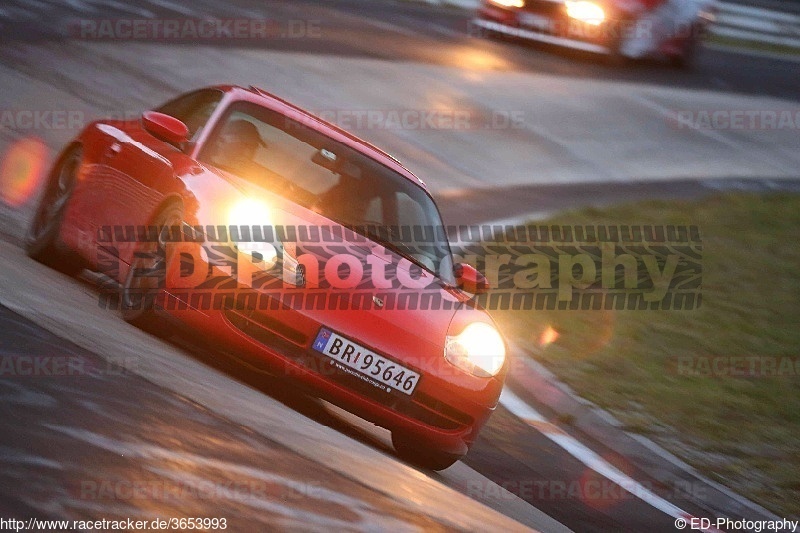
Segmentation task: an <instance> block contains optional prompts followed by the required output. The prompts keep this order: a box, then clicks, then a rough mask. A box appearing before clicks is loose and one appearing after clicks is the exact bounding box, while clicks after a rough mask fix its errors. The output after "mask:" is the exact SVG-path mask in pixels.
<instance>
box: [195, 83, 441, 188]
mask: <svg viewBox="0 0 800 533" xmlns="http://www.w3.org/2000/svg"><path fill="white" fill-rule="evenodd" d="M210 88H213V89H218V90H221V91H223V92H225V93H228V94H233V95H234V96H235V97H236V99H237V100H245V101H249V102H253V103H256V104H259V105H262V106H264V107H266V108H268V109H272V110H273V111H278V112H280V113H282V114H284V115H286V116H288V117H289V118H292V119H294V120H297V121H298V122H301V123H303V124H304V125H307V126H309V127H311V128H313V129H315V130H317V131H319V132H320V133H324V134H325V135H327V136H329V137H331V138H333V139H335V140H336V141H339V142H341V143H343V144H345V145H347V146H349V147H351V148H353V149H355V150H358V151H359V152H361V153H362V154H364V155H366V156H367V157H370V158H372V159H374V160H376V161H378V162H379V163H381V164H383V165H384V166H386V167H389V168H390V169H392V170H394V171H395V172H397V173H398V174H400V175H402V176H404V177H405V178H406V179H408V180H410V181H412V182H414V183H416V184H417V185H418V186H420V187H422V188H423V189H424V190H425V191H426V192H427V191H428V187H427V186H426V185H425V182H424V181H422V180H421V179H420V178H419V177H417V176H416V175H415V174H414V173H413V172H411V171H410V170H408V169H407V168H406V167H405V166H403V164H402V163H400V161H398V160H397V159H396V158H395V157H394V156H392V155H390V154H388V153H387V152H385V151H383V150H381V149H380V148H378V147H377V146H375V145H374V144H372V143H370V142H368V141H365V140H364V139H361V138H360V137H358V136H357V135H354V134H353V133H351V132H349V131H347V130H345V129H342V128H340V127H339V126H337V125H335V124H332V123H331V122H327V121H326V120H324V119H322V118H320V117H318V116H316V115H314V114H312V113H311V112H309V111H307V110H305V109H303V108H302V107H300V106H298V105H295V104H293V103H291V102H289V101H288V100H285V99H283V98H281V97H279V96H276V95H274V94H272V93H270V92H268V91H265V90H263V89H260V88H259V87H256V86H253V85H251V86H250V87H248V88H244V87H241V86H239V85H216V86H214V87H210Z"/></svg>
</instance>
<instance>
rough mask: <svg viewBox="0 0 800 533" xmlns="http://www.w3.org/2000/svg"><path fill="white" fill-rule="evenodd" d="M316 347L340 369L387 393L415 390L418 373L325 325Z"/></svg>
mask: <svg viewBox="0 0 800 533" xmlns="http://www.w3.org/2000/svg"><path fill="white" fill-rule="evenodd" d="M313 348H314V350H316V351H318V352H320V353H321V354H323V355H326V356H328V357H330V358H331V359H332V360H333V362H334V364H337V365H339V368H340V369H341V370H342V371H344V372H347V373H348V374H351V375H354V376H356V377H358V378H359V379H361V380H363V381H366V382H367V383H369V384H371V385H373V386H375V387H377V388H379V389H381V390H385V391H386V392H392V390H396V391H399V392H402V393H403V394H408V395H409V396H410V395H411V393H413V392H414V389H416V388H417V384H418V383H419V374H418V373H416V372H414V371H413V370H411V369H410V368H406V367H404V366H403V365H399V364H397V363H395V362H394V361H392V360H390V359H387V358H385V357H383V356H382V355H379V354H377V353H375V352H373V351H372V350H368V349H366V348H364V347H363V346H361V345H359V344H356V343H355V342H353V341H351V340H349V339H345V338H344V337H342V336H341V335H338V334H336V333H334V332H333V331H331V330H329V329H326V328H322V329H320V330H319V334H317V338H316V339H315V340H314V345H313Z"/></svg>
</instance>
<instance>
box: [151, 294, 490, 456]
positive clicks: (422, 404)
mask: <svg viewBox="0 0 800 533" xmlns="http://www.w3.org/2000/svg"><path fill="white" fill-rule="evenodd" d="M165 303H166V305H165V306H163V307H164V308H165V311H166V312H167V313H169V314H170V315H172V316H173V317H175V318H177V319H178V320H180V321H181V322H182V323H183V324H184V325H186V326H188V327H189V329H190V330H191V331H201V332H206V334H205V335H206V336H207V338H208V340H209V341H212V342H213V343H214V344H215V345H218V346H220V347H221V348H222V349H223V350H224V351H225V352H227V353H229V354H230V355H232V356H234V357H236V358H237V359H240V360H243V361H244V362H246V363H247V364H249V365H251V366H253V367H255V368H257V369H259V370H261V371H264V372H267V373H269V374H272V375H275V376H280V377H286V378H288V379H290V380H291V381H292V382H293V383H297V384H298V385H299V386H301V387H302V388H303V389H304V392H307V393H308V394H310V395H312V396H315V397H319V398H322V399H324V400H326V401H329V402H330V403H333V404H335V405H337V406H339V407H341V408H342V409H345V410H347V411H349V412H351V413H353V414H355V415H357V416H359V417H361V418H363V419H365V420H368V421H370V422H372V423H374V424H376V425H378V426H380V427H384V428H387V429H389V430H391V431H400V432H402V433H404V434H406V435H409V436H411V437H412V438H413V439H414V440H416V441H418V442H419V443H420V446H424V447H431V448H434V449H437V450H440V451H443V452H446V453H450V454H454V455H465V454H466V453H467V451H468V450H469V447H470V446H471V444H472V443H473V442H474V440H475V439H476V438H477V435H478V433H479V432H480V429H481V428H482V427H483V426H484V425H485V423H486V422H487V420H488V419H489V417H490V416H491V414H492V413H493V412H494V409H495V406H496V403H497V398H498V397H499V395H500V390H501V389H502V379H498V378H492V379H490V380H486V379H484V378H476V377H473V376H468V375H466V374H465V375H463V376H458V375H457V374H458V373H457V372H451V373H448V376H442V375H435V374H432V373H426V374H423V376H422V379H421V381H420V385H419V386H418V387H417V390H415V392H414V394H413V396H411V397H408V396H407V395H404V394H402V393H394V394H387V393H386V392H385V391H383V390H380V389H378V388H376V387H374V386H372V385H370V384H368V383H365V382H364V381H362V380H360V379H358V378H357V377H354V376H352V375H350V374H347V373H344V372H341V371H340V370H337V369H336V368H335V367H334V366H332V365H331V364H330V360H329V358H327V357H326V356H324V355H322V354H320V353H318V352H316V351H314V350H312V349H311V342H312V341H313V338H309V337H308V336H298V335H297V332H292V331H291V328H287V327H286V324H283V323H278V322H277V321H272V322H271V321H270V318H269V316H268V315H267V314H263V313H258V312H256V313H253V312H248V311H244V312H243V311H240V310H237V309H222V310H219V311H212V312H209V311H202V312H201V311H199V310H193V309H191V308H187V306H186V303H185V301H184V300H183V299H175V298H174V297H171V296H170V297H168V299H167V301H166V302H165ZM395 359H397V358H395ZM397 360H398V361H399V362H401V363H402V361H403V360H402V358H400V359H397ZM442 362H443V365H442V366H445V365H449V363H446V362H445V361H444V357H442ZM450 374H452V375H450ZM456 376H457V379H454V377H456ZM465 380H466V381H470V382H471V381H475V383H470V384H469V385H471V386H463V384H464V381H465ZM478 380H483V381H482V382H481V384H483V385H484V386H483V388H482V389H481V388H480V387H478V386H477V384H478Z"/></svg>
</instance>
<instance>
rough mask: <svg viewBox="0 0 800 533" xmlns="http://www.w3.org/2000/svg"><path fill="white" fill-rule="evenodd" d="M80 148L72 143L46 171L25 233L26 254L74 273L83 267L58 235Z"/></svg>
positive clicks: (75, 173) (79, 156)
mask: <svg viewBox="0 0 800 533" xmlns="http://www.w3.org/2000/svg"><path fill="white" fill-rule="evenodd" d="M82 157H83V151H82V150H81V148H80V147H79V146H74V147H72V148H70V149H69V150H67V151H66V152H65V153H64V155H62V156H61V158H60V159H59V161H58V162H57V163H56V165H55V166H54V167H53V170H51V171H50V175H49V177H48V179H47V184H46V186H45V191H44V194H43V196H42V199H41V201H40V202H39V205H38V207H37V208H36V211H35V212H34V215H33V220H32V221H31V224H30V226H29V227H28V233H27V235H26V236H25V251H26V253H27V254H28V256H29V257H31V258H32V259H35V260H36V261H39V262H40V263H42V264H44V265H47V266H49V267H51V268H54V269H56V270H58V271H60V272H63V273H64V274H67V275H70V276H74V275H75V274H78V273H79V272H80V271H81V270H82V269H83V267H84V263H83V261H81V259H80V258H79V257H78V256H77V254H75V253H74V252H71V251H69V250H66V249H65V246H64V244H63V243H62V242H61V240H60V237H59V235H60V234H61V224H62V222H63V220H64V212H65V211H66V207H67V204H68V203H69V199H70V197H71V196H72V193H73V192H74V190H75V184H76V182H77V178H78V171H79V169H80V166H81V161H82Z"/></svg>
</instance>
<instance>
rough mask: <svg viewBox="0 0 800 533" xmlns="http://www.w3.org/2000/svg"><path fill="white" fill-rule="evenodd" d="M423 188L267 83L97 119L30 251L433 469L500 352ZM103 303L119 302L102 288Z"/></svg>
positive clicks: (38, 218)
mask: <svg viewBox="0 0 800 533" xmlns="http://www.w3.org/2000/svg"><path fill="white" fill-rule="evenodd" d="M443 229H444V228H443V225H442V221H441V219H440V215H439V211H438V208H437V206H436V204H435V202H434V200H433V199H432V197H431V196H430V194H429V193H428V191H427V189H426V187H425V185H424V184H423V182H422V181H421V180H420V179H419V178H417V177H416V176H414V175H413V174H412V173H411V172H410V171H408V170H407V169H406V168H405V167H403V166H402V165H401V164H400V163H399V162H398V161H396V160H395V159H393V158H392V157H391V156H389V155H388V154H386V153H385V152H383V151H381V150H379V149H378V148H376V147H374V146H372V145H370V144H368V143H367V142H364V141H362V140H360V139H358V138H356V137H355V136H353V135H351V134H350V133H348V132H346V131H343V130H341V129H339V128H337V127H336V126H334V125H332V124H329V123H326V122H324V121H322V120H320V119H318V118H317V117H315V116H313V115H312V114H310V113H308V112H305V111H303V110H302V109H300V108H298V107H296V106H294V105H292V104H290V103H288V102H286V101H284V100H281V99H279V98H277V97H275V96H273V95H271V94H268V93H266V92H264V91H262V90H260V89H258V88H255V87H250V88H249V89H245V88H241V87H235V86H218V87H210V88H204V89H200V90H197V91H194V92H191V93H188V94H185V95H183V96H180V97H178V98H176V99H174V100H172V101H170V102H168V103H166V104H164V105H163V106H161V107H160V108H158V109H157V110H155V111H148V112H145V113H144V114H143V115H142V117H141V119H140V120H135V121H98V122H95V123H92V124H90V125H88V126H87V127H86V128H85V129H84V130H83V131H82V132H81V133H80V135H78V137H77V138H76V139H75V140H74V141H72V142H71V143H69V145H68V146H67V147H66V148H65V149H64V151H63V152H62V153H61V154H60V156H59V157H58V159H57V161H56V163H55V165H54V167H53V170H52V171H51V173H50V174H49V178H48V181H47V184H46V187H45V191H44V194H43V197H42V200H41V203H40V205H39V207H38V209H37V211H36V214H35V216H34V219H33V222H32V224H31V228H30V231H29V235H28V242H27V249H28V253H29V255H30V256H31V257H33V258H35V259H37V260H39V261H42V262H44V263H46V264H48V265H50V266H53V267H55V268H58V269H60V270H62V271H65V272H72V273H74V272H77V271H79V270H80V269H83V268H89V269H91V270H96V271H100V272H103V273H104V274H106V275H107V276H108V277H109V278H111V279H112V280H114V281H115V282H116V284H115V285H114V286H115V291H114V292H113V297H109V298H108V299H106V300H105V301H106V303H108V302H117V303H118V304H119V308H120V309H121V311H122V315H123V317H124V318H125V319H126V320H128V321H130V322H132V323H134V324H136V325H138V326H142V327H145V328H148V329H156V330H158V329H160V330H162V331H163V330H164V328H166V327H169V328H173V327H180V328H188V330H189V331H191V332H192V333H193V334H194V335H203V336H205V337H204V338H206V339H208V340H209V341H213V342H214V345H215V346H219V347H220V349H222V350H224V351H225V352H227V353H231V354H233V355H235V356H236V357H238V358H240V359H242V360H243V361H246V362H247V363H248V364H250V365H253V366H255V367H257V368H258V369H260V370H264V371H266V372H269V373H271V374H273V375H278V376H286V377H289V378H290V379H293V380H294V382H296V383H297V384H298V385H302V386H304V389H305V390H307V391H308V392H310V393H311V394H313V395H314V396H317V397H320V398H323V399H326V400H328V401H330V402H332V403H334V404H336V405H339V406H340V407H342V408H344V409H346V410H348V411H351V412H353V413H355V414H357V415H359V416H360V417H362V418H364V419H367V420H369V421H371V422H373V423H375V424H377V425H379V426H381V427H385V428H387V429H389V430H391V431H392V436H393V443H394V446H395V448H396V450H397V452H398V455H399V456H401V457H402V458H404V459H406V460H408V461H409V462H411V463H413V464H416V465H419V466H422V467H425V468H430V469H435V470H440V469H444V468H447V467H448V466H450V465H451V464H452V463H453V462H455V461H456V460H458V459H459V458H460V457H462V456H464V455H465V454H466V453H467V451H468V449H469V447H470V445H471V444H472V443H473V442H474V440H475V438H476V437H477V435H478V432H479V430H480V429H481V427H482V426H483V425H484V424H485V423H486V421H487V419H488V417H489V416H490V415H491V413H492V412H493V410H494V408H495V406H496V404H497V401H498V398H499V395H500V391H501V389H502V386H503V381H504V377H505V374H506V372H507V369H508V362H507V360H506V345H505V341H504V340H503V338H502V336H501V335H500V333H498V330H497V328H496V326H495V324H494V323H493V321H492V320H491V318H490V317H489V315H488V314H487V313H486V312H485V310H483V309H481V308H480V307H479V306H478V305H477V304H476V303H475V300H476V299H475V298H474V295H475V294H477V293H480V292H482V291H484V290H485V288H486V287H485V279H484V278H483V276H481V275H480V274H479V273H478V272H477V270H476V269H475V268H473V267H472V266H470V265H468V264H461V263H454V259H453V254H452V252H451V249H450V245H449V243H448V241H447V239H446V236H445V235H444V231H443ZM107 296H108V295H107Z"/></svg>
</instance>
